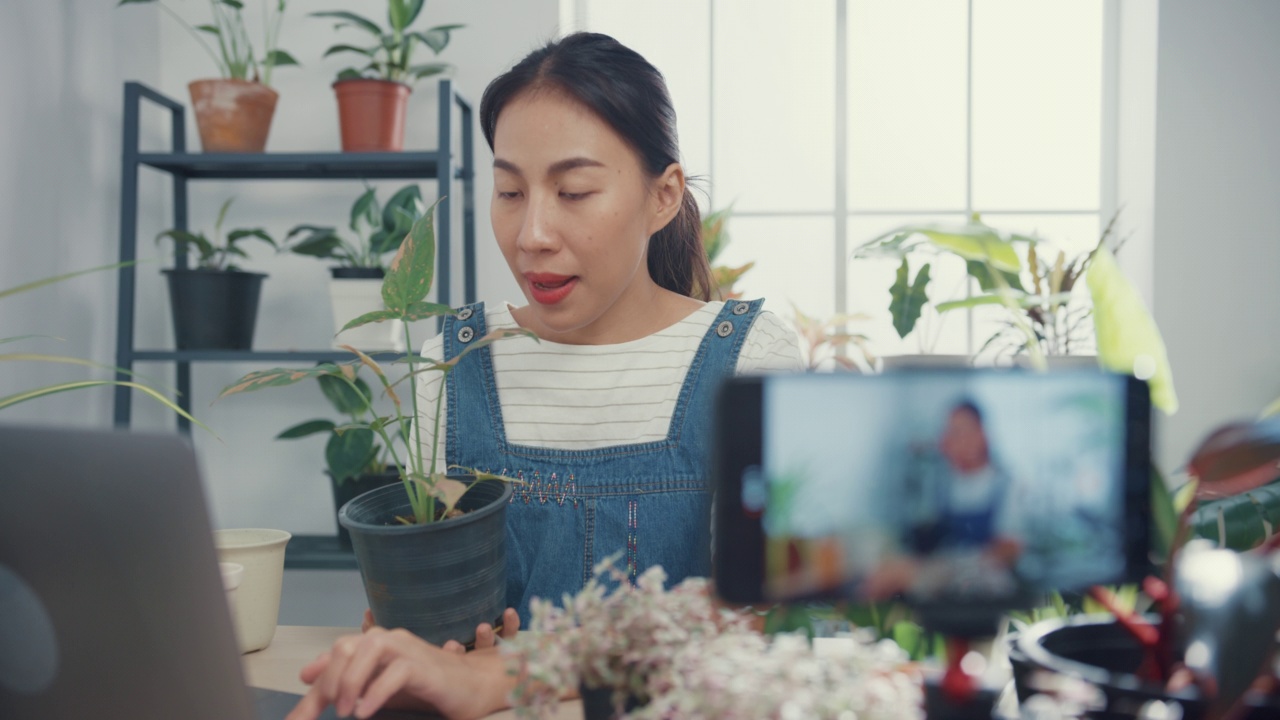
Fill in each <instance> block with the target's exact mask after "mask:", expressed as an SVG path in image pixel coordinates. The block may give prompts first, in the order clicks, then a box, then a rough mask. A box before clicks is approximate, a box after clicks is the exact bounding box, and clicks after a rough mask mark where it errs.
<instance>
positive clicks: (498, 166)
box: [493, 157, 604, 177]
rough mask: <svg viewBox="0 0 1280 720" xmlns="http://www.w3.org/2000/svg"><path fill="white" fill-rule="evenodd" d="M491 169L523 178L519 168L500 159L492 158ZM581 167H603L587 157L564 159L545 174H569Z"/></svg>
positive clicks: (508, 161) (602, 164)
mask: <svg viewBox="0 0 1280 720" xmlns="http://www.w3.org/2000/svg"><path fill="white" fill-rule="evenodd" d="M493 167H494V169H495V170H506V171H507V172H509V173H511V174H513V175H519V176H520V177H524V172H522V171H521V170H520V167H519V166H518V165H516V164H515V163H513V162H511V161H510V160H503V159H502V158H494V159H493ZM583 167H604V163H602V162H600V161H599V160H592V159H591V158H588V157H571V158H565V159H564V160H558V161H556V162H554V163H552V164H551V167H549V168H547V174H548V175H562V174H564V173H566V172H569V171H570V170H576V169H577V168H583Z"/></svg>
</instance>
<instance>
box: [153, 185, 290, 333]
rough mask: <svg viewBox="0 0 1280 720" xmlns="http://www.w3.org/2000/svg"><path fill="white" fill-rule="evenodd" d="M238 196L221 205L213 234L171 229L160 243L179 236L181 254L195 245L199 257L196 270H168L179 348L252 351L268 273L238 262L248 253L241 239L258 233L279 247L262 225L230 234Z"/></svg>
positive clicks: (174, 329) (160, 238) (178, 245)
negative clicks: (225, 226) (230, 212)
mask: <svg viewBox="0 0 1280 720" xmlns="http://www.w3.org/2000/svg"><path fill="white" fill-rule="evenodd" d="M232 200H234V198H230V199H228V200H227V201H226V202H224V203H223V204H222V208H221V209H219V210H218V219H217V221H216V222H215V224H214V228H213V237H212V238H209V237H206V236H205V235H204V233H192V232H188V231H186V230H178V229H172V230H165V231H164V232H162V233H160V234H159V235H157V236H156V242H157V243H158V242H160V241H161V240H163V239H165V238H169V239H171V240H173V242H174V243H175V244H176V245H177V248H178V251H179V252H180V253H185V252H186V251H187V250H189V249H194V250H195V251H196V252H197V253H198V254H199V258H198V260H197V263H196V267H195V268H194V269H187V268H173V269H170V270H165V271H164V274H165V276H166V277H167V278H168V280H169V301H170V304H171V305H172V310H173V334H174V340H175V343H176V345H177V348H178V349H179V350H248V349H249V348H250V347H252V346H253V329H254V325H256V324H257V320H258V300H259V298H260V297H261V295H262V281H263V280H264V279H265V278H266V277H267V276H266V275H265V274H263V273H254V272H246V271H244V270H241V269H239V268H238V267H236V265H235V264H234V262H233V260H234V259H235V258H243V257H248V254H247V253H245V251H244V250H242V249H241V248H240V247H239V245H238V243H239V242H240V241H242V240H245V239H247V238H254V239H257V240H261V241H262V242H265V243H267V244H268V245H271V246H272V247H275V246H276V242H275V240H273V239H272V237H271V236H270V235H268V234H267V233H266V231H264V230H262V229H261V228H251V229H238V230H232V231H230V232H228V233H227V234H226V236H225V237H224V236H223V235H222V223H223V221H224V220H226V216H227V210H228V209H229V208H230V207H231V202H232Z"/></svg>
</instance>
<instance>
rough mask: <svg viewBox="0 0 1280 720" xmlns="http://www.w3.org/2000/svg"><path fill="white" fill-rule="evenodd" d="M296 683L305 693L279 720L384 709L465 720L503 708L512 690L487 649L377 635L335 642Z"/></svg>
mask: <svg viewBox="0 0 1280 720" xmlns="http://www.w3.org/2000/svg"><path fill="white" fill-rule="evenodd" d="M300 676H301V678H302V681H303V682H305V683H307V684H308V685H310V686H311V689H310V690H309V691H308V692H307V694H306V695H305V696H304V697H303V698H302V700H301V701H299V702H298V705H297V707H295V708H294V709H293V711H292V712H290V713H289V716H288V718H287V719H286V720H315V718H316V717H318V716H319V715H320V713H321V712H322V711H323V710H324V709H325V708H326V707H328V706H329V705H333V706H334V709H335V710H336V711H337V713H338V715H341V716H343V717H347V716H351V715H354V716H355V717H357V718H367V717H369V716H371V715H373V714H374V713H375V712H377V711H378V710H379V709H381V708H384V707H391V708H408V709H415V710H434V711H436V712H439V713H440V714H442V715H444V716H445V717H447V718H458V719H463V720H467V719H470V718H479V717H483V716H485V715H488V714H489V713H491V712H494V711H495V710H498V709H501V708H503V707H505V706H506V704H507V695H508V693H509V692H510V691H511V688H512V686H513V684H514V680H513V679H512V678H510V677H508V676H507V673H506V667H505V661H504V659H503V658H502V657H501V656H500V655H499V654H498V652H497V651H496V650H494V649H493V648H489V649H487V650H483V651H480V652H474V653H470V654H467V653H463V652H461V646H459V649H458V650H445V649H444V648H439V647H436V646H434V645H431V644H430V643H428V642H426V641H425V640H423V639H421V638H419V637H417V636H416V635H414V634H412V633H410V632H409V631H407V630H384V629H382V628H379V627H372V628H369V629H368V631H367V632H365V633H363V634H361V635H348V636H345V637H342V638H339V639H338V640H337V641H336V642H335V643H334V644H333V648H332V649H330V650H329V652H326V653H324V654H322V655H320V657H318V658H316V659H315V660H313V661H312V662H311V663H310V664H309V665H307V666H306V667H304V668H303V669H302V672H301V674H300Z"/></svg>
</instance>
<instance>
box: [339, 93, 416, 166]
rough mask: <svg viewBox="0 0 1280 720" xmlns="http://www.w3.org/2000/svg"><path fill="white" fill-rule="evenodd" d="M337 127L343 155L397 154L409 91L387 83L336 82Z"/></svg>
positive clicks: (399, 149) (402, 134)
mask: <svg viewBox="0 0 1280 720" xmlns="http://www.w3.org/2000/svg"><path fill="white" fill-rule="evenodd" d="M333 91H334V93H335V94H336V95H337V96H338V126H339V127H340V128H341V131H342V151H343V152H400V151H401V150H403V149H404V116H405V108H406V107H407V106H408V103H409V92H410V88H409V86H408V85H404V84H401V83H398V82H391V81H390V80H372V79H366V78H360V79H353V80H339V81H338V82H336V83H334V84H333Z"/></svg>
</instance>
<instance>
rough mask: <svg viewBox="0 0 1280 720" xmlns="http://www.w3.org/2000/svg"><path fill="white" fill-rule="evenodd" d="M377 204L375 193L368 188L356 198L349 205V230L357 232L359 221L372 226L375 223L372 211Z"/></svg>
mask: <svg viewBox="0 0 1280 720" xmlns="http://www.w3.org/2000/svg"><path fill="white" fill-rule="evenodd" d="M377 202H378V198H377V191H376V190H374V189H373V188H369V189H367V190H365V191H364V192H363V193H361V194H360V197H358V198H356V201H355V202H354V203H352V204H351V229H352V230H354V231H356V232H359V231H360V221H361V220H364V221H365V222H366V223H367V224H369V225H371V226H372V225H374V224H375V223H376V222H377V221H376V217H377V216H376V211H375V210H374V209H373V208H374V207H375V206H376V204H377Z"/></svg>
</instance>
